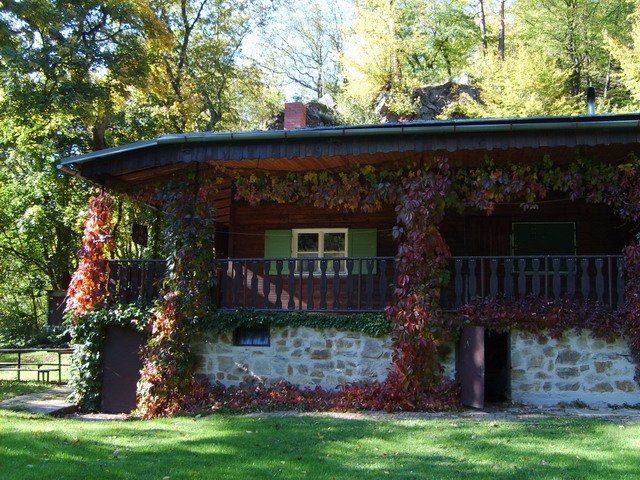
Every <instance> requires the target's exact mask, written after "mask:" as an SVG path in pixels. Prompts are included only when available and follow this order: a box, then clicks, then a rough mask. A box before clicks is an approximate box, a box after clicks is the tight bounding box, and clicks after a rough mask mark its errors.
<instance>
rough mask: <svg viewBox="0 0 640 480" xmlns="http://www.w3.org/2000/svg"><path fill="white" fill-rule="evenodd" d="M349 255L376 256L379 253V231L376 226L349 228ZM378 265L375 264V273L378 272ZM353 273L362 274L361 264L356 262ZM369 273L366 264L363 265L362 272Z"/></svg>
mask: <svg viewBox="0 0 640 480" xmlns="http://www.w3.org/2000/svg"><path fill="white" fill-rule="evenodd" d="M347 255H348V256H349V257H376V256H377V255H378V231H377V230H376V229H375V228H350V229H349V249H348V251H347ZM376 271H377V265H374V268H373V273H376ZM353 273H355V274H357V275H359V274H360V265H359V264H358V263H356V264H355V265H354V267H353ZM366 273H367V267H366V265H364V264H363V265H362V274H363V275H364V274H366Z"/></svg>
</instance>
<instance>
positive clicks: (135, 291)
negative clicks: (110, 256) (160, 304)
mask: <svg viewBox="0 0 640 480" xmlns="http://www.w3.org/2000/svg"><path fill="white" fill-rule="evenodd" d="M109 266H110V270H111V272H110V274H109V287H108V291H109V297H108V298H109V302H111V303H122V304H127V303H141V304H144V305H150V304H151V303H153V301H154V300H156V299H157V298H158V297H159V295H160V288H161V286H162V285H161V283H162V279H163V277H164V272H165V270H166V262H165V261H164V260H111V261H109Z"/></svg>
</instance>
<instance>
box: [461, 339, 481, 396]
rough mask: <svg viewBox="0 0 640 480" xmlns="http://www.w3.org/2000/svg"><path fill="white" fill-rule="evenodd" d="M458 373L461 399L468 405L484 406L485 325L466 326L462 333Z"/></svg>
mask: <svg viewBox="0 0 640 480" xmlns="http://www.w3.org/2000/svg"><path fill="white" fill-rule="evenodd" d="M456 373H457V376H458V381H459V382H460V400H461V402H462V404H463V405H465V406H467V407H474V408H483V407H484V327H464V328H463V329H462V332H461V333H460V345H459V347H458V362H457V368H456Z"/></svg>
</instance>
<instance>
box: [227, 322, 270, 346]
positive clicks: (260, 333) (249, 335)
mask: <svg viewBox="0 0 640 480" xmlns="http://www.w3.org/2000/svg"><path fill="white" fill-rule="evenodd" d="M270 336H271V335H270V331H269V327H268V326H263V325H260V326H254V327H238V328H237V329H236V331H235V344H236V345H239V346H254V347H268V346H269V341H270Z"/></svg>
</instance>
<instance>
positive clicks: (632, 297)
mask: <svg viewBox="0 0 640 480" xmlns="http://www.w3.org/2000/svg"><path fill="white" fill-rule="evenodd" d="M624 260H625V271H626V274H627V279H628V281H627V285H626V290H625V300H626V317H625V320H626V323H627V330H628V331H627V332H626V333H627V335H628V336H629V339H630V345H629V346H630V349H631V354H632V355H633V358H634V360H635V362H636V376H635V378H636V381H638V382H640V247H638V246H637V245H629V246H628V247H627V248H625V250H624Z"/></svg>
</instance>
